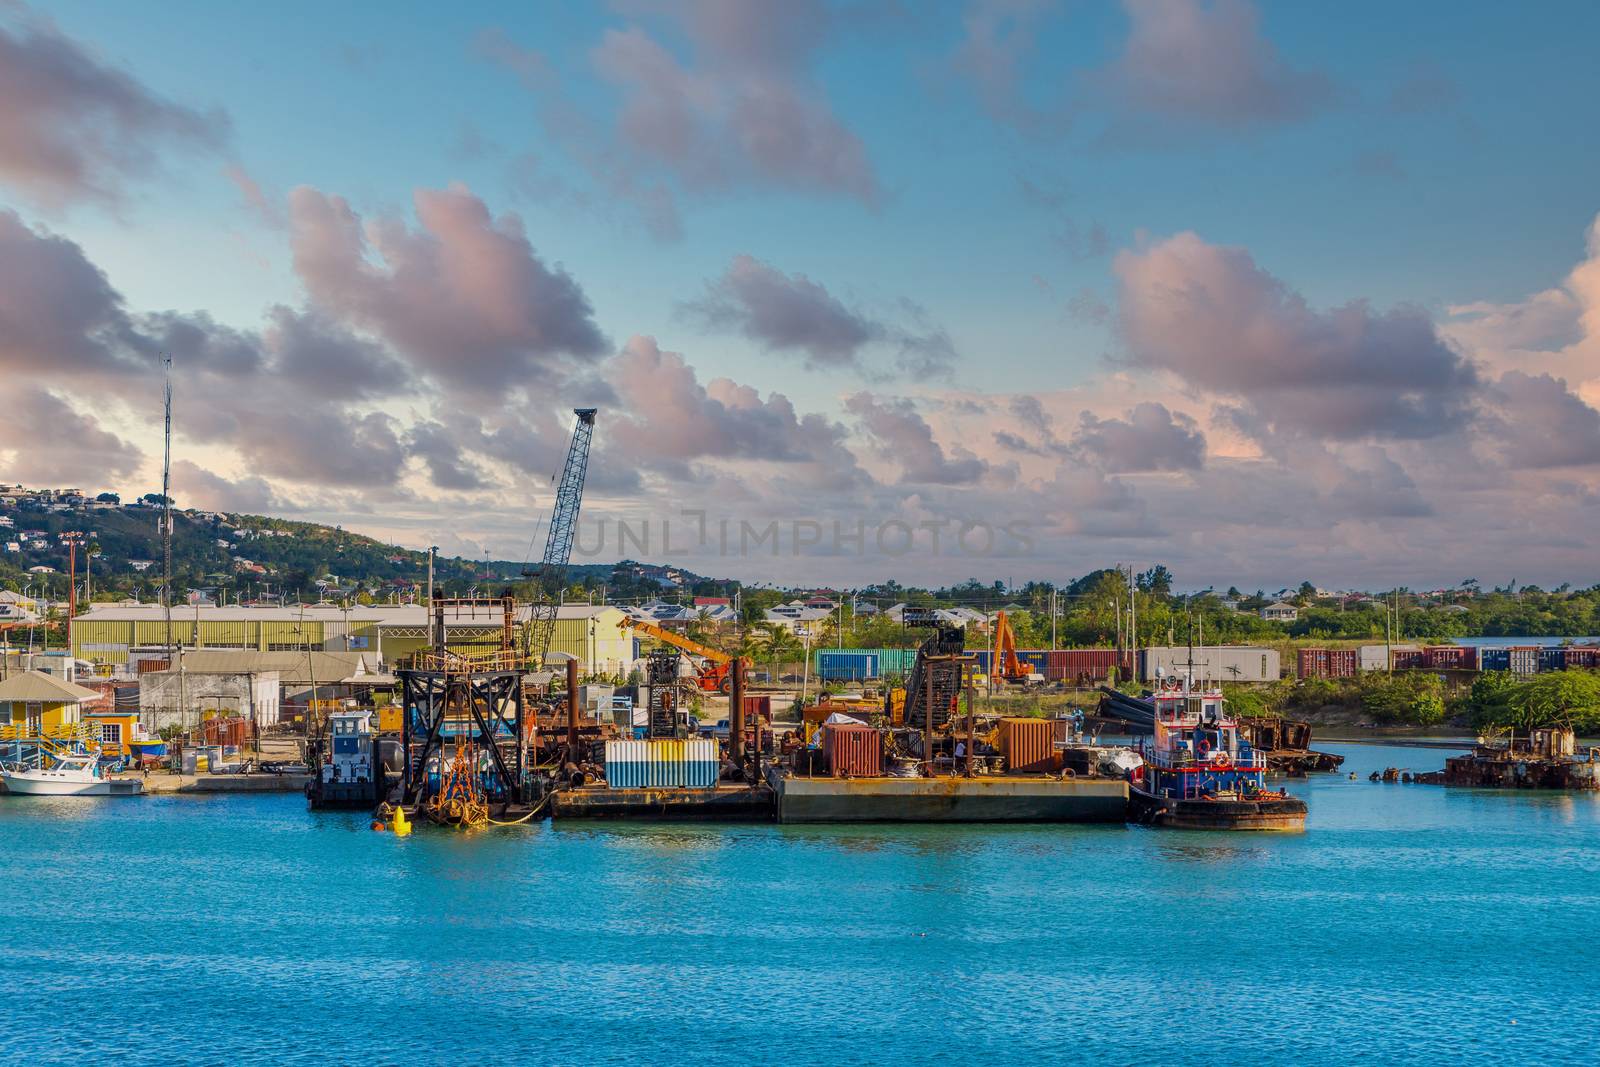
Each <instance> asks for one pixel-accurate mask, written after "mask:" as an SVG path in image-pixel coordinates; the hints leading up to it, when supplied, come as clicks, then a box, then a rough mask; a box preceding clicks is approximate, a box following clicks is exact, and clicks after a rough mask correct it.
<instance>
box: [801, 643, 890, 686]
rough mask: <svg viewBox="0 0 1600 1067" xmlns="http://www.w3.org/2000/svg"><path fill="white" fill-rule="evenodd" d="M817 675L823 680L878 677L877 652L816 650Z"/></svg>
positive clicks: (853, 679) (862, 680)
mask: <svg viewBox="0 0 1600 1067" xmlns="http://www.w3.org/2000/svg"><path fill="white" fill-rule="evenodd" d="M817 677H818V678H819V679H821V680H822V681H824V682H864V681H866V680H867V679H869V678H880V677H882V675H880V674H879V673H878V654H877V653H876V652H859V651H856V650H853V649H831V648H830V649H821V650H819V651H818V652H817Z"/></svg>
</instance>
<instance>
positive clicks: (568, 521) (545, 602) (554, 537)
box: [525, 408, 597, 669]
mask: <svg viewBox="0 0 1600 1067" xmlns="http://www.w3.org/2000/svg"><path fill="white" fill-rule="evenodd" d="M596 410H597V409H595V408H574V409H573V410H572V413H573V414H574V415H576V416H578V423H577V425H576V426H574V427H573V428H572V443H571V444H570V445H569V446H568V447H567V461H566V463H565V464H564V465H563V466H562V468H561V482H560V484H559V485H557V486H556V502H555V506H554V507H552V508H551V509H550V534H549V536H548V537H547V538H546V539H545V545H544V559H543V560H542V561H541V562H540V564H539V569H538V570H537V571H536V572H534V573H535V574H537V575H538V578H539V585H540V587H541V592H542V593H543V594H544V595H543V598H542V599H540V600H539V601H538V602H536V603H535V604H534V605H533V610H532V613H531V614H530V615H529V617H528V629H527V637H526V641H527V644H526V648H525V651H526V652H527V656H528V661H529V663H530V665H531V666H532V667H533V668H535V669H537V668H539V667H541V666H543V665H544V657H545V654H546V653H548V652H549V651H550V639H551V637H553V636H554V635H555V629H556V611H557V609H558V608H559V607H560V602H561V600H560V598H561V591H562V590H563V589H564V588H565V587H566V578H567V564H568V563H569V562H570V561H571V559H572V539H573V537H574V536H576V534H577V532H578V508H579V507H580V506H581V505H582V504H583V479H584V475H585V474H587V473H588V471H589V442H590V441H592V440H593V438H594V416H595V411H596Z"/></svg>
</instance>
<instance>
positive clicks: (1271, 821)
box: [1128, 788, 1307, 833]
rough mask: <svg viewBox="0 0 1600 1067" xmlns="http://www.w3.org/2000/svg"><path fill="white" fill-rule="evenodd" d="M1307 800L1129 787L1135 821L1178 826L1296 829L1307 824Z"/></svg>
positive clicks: (1129, 808)
mask: <svg viewBox="0 0 1600 1067" xmlns="http://www.w3.org/2000/svg"><path fill="white" fill-rule="evenodd" d="M1306 810H1307V809H1306V802H1305V801H1303V800H1301V799H1300V798H1299V797H1267V798H1263V799H1259V800H1175V799H1172V798H1169V797H1158V796H1153V795H1152V794H1150V793H1146V792H1145V791H1144V790H1142V789H1138V788H1130V789H1129V790H1128V812H1129V815H1130V816H1131V818H1132V820H1133V821H1134V822H1138V823H1144V824H1145V825H1147V826H1164V827H1168V828H1171V829H1175V830H1256V831H1275V832H1279V833H1295V832H1298V831H1301V830H1304V829H1305V828H1306Z"/></svg>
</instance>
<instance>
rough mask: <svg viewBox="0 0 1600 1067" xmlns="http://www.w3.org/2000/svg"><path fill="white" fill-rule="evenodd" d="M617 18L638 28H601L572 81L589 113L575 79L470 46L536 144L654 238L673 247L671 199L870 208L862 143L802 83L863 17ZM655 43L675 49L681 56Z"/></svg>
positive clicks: (534, 59) (507, 53) (641, 14)
mask: <svg viewBox="0 0 1600 1067" xmlns="http://www.w3.org/2000/svg"><path fill="white" fill-rule="evenodd" d="M630 13H631V14H632V15H634V16H637V17H638V18H639V19H640V21H639V22H634V23H631V24H628V25H625V26H622V27H615V26H613V27H610V28H607V29H606V30H605V31H604V32H603V33H602V35H601V37H600V39H599V41H598V42H597V43H596V45H595V46H594V48H593V49H592V50H591V51H590V53H589V55H588V60H589V65H588V70H587V71H586V73H587V75H588V76H589V77H590V78H592V79H593V80H594V81H595V82H597V83H598V84H599V85H601V86H603V87H604V88H606V89H608V90H610V97H611V99H610V101H608V103H611V104H613V105H614V107H612V108H607V109H596V108H595V107H594V106H593V101H594V98H595V94H594V93H593V92H592V90H591V89H590V87H589V85H588V84H587V82H586V81H584V80H577V81H575V83H573V84H568V83H567V82H566V81H564V80H563V79H562V78H561V77H559V76H558V75H557V74H556V72H555V71H554V69H553V68H552V66H551V64H550V63H549V61H548V59H547V58H546V57H545V56H544V55H542V54H541V53H539V52H536V51H533V50H530V49H525V48H522V47H520V46H519V45H517V44H516V43H515V42H513V41H511V40H510V38H508V37H507V36H506V35H505V33H504V32H503V31H500V30H490V31H487V32H486V33H484V34H482V35H480V36H479V38H478V41H477V51H478V54H479V55H481V56H483V57H484V58H485V59H487V60H488V61H490V62H492V63H495V64H497V65H499V66H501V67H503V68H505V69H507V70H508V71H510V72H512V73H513V74H515V75H516V76H517V78H518V80H519V81H521V82H522V84H523V86H524V87H525V88H527V89H528V90H529V91H530V92H532V93H533V94H534V95H535V99H536V101H537V105H538V114H539V120H540V123H541V125H542V126H543V127H544V132H545V134H546V136H547V138H550V139H553V140H554V141H555V142H556V143H558V144H559V145H560V146H561V147H562V149H563V150H564V151H565V152H566V153H567V155H568V156H569V157H570V158H572V160H573V161H574V162H576V163H577V164H578V166H580V167H581V168H582V169H583V170H584V171H585V172H586V173H587V174H588V175H589V176H590V177H591V178H592V179H593V180H595V181H596V182H598V183H599V184H600V185H601V186H602V187H603V188H604V189H605V190H606V191H607V192H608V194H610V195H611V196H613V197H620V198H623V199H625V200H627V201H628V202H630V203H632V204H634V205H635V206H636V207H637V208H638V209H639V210H640V212H641V213H642V215H643V217H644V219H645V220H646V223H647V225H648V226H649V227H650V229H651V232H652V233H654V234H655V235H656V236H657V237H658V238H662V239H669V240H670V239H676V238H677V237H679V236H681V233H682V230H681V220H680V218H679V213H678V207H677V199H678V195H679V193H682V192H686V193H689V194H692V195H708V194H711V193H721V192H725V191H728V190H734V189H747V188H762V189H786V190H793V191H798V192H806V193H816V194H821V195H828V196H843V197H847V198H851V199H855V200H858V201H860V202H862V203H864V204H867V205H868V206H876V205H877V204H878V203H879V202H880V201H881V199H882V196H883V191H882V188H881V185H880V183H879V180H878V177H877V174H876V172H875V170H874V168H873V165H872V162H871V160H870V158H869V156H868V153H867V150H866V147H865V145H863V143H862V142H861V140H860V138H859V137H857V136H856V134H855V133H854V132H852V131H851V130H850V129H849V128H848V127H847V126H846V125H845V123H844V122H843V121H842V120H841V119H840V118H839V117H838V116H837V115H835V114H834V113H833V111H832V109H831V108H830V106H829V104H828V101H827V99H826V96H825V94H824V92H823V90H822V88H821V86H820V85H819V84H818V83H817V81H816V80H815V79H814V78H813V77H812V74H811V69H812V67H813V66H814V65H815V63H816V61H817V57H818V54H819V53H820V51H821V50H822V48H823V47H824V46H825V45H826V44H828V43H829V42H830V41H831V40H833V39H834V38H835V37H836V36H838V35H839V34H840V33H841V32H843V31H845V30H847V29H850V28H852V27H853V26H855V25H857V24H865V23H867V22H870V21H871V20H870V18H868V17H866V16H865V15H863V14H861V13H859V12H846V11H838V10H835V9H834V8H832V7H831V6H830V5H828V4H826V3H823V2H822V0H788V2H784V0H758V2H746V3H728V2H725V0H702V2H689V3H684V4H672V5H657V4H638V5H633V7H632V9H631V12H630ZM643 23H649V25H645V24H643ZM657 25H659V26H660V28H661V31H663V32H657V31H656V30H654V29H653V27H655V26H657ZM664 40H674V41H683V42H685V43H686V44H687V46H688V47H687V53H688V54H687V58H680V56H679V55H678V54H676V53H675V52H674V51H673V50H671V49H670V48H669V47H668V46H667V45H666V44H664V43H663V41H664Z"/></svg>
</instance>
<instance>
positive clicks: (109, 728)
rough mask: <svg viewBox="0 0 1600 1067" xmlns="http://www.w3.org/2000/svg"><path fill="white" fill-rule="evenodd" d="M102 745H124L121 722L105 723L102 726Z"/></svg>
mask: <svg viewBox="0 0 1600 1067" xmlns="http://www.w3.org/2000/svg"><path fill="white" fill-rule="evenodd" d="M100 743H101V744H102V745H121V744H122V724H121V723H120V722H103V723H101V724H100Z"/></svg>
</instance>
